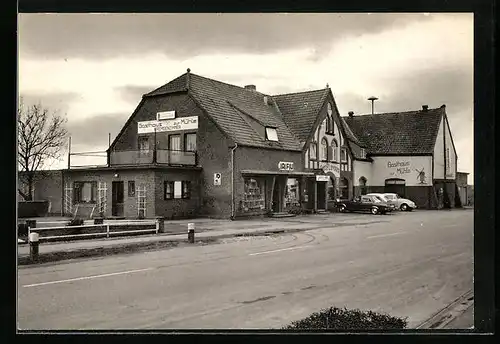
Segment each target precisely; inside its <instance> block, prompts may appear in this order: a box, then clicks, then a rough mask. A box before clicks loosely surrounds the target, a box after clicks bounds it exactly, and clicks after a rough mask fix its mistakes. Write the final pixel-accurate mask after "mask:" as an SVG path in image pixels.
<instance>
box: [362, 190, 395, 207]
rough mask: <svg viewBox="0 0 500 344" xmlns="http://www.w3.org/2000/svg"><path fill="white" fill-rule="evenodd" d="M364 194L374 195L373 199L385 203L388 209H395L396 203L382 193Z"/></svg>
mask: <svg viewBox="0 0 500 344" xmlns="http://www.w3.org/2000/svg"><path fill="white" fill-rule="evenodd" d="M366 196H370V197H374V198H375V199H377V200H379V201H380V202H383V203H386V204H387V205H388V207H389V209H390V211H393V210H396V205H395V204H394V203H392V202H391V201H389V200H388V199H387V198H386V197H385V196H384V194H381V193H369V194H367V195H366Z"/></svg>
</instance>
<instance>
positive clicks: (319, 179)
mask: <svg viewBox="0 0 500 344" xmlns="http://www.w3.org/2000/svg"><path fill="white" fill-rule="evenodd" d="M329 180H330V176H323V175H316V181H317V182H327V181H329Z"/></svg>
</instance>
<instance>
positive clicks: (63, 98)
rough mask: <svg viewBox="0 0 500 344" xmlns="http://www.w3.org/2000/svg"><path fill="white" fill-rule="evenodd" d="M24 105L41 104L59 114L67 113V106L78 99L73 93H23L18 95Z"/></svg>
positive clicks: (76, 94) (77, 95)
mask: <svg viewBox="0 0 500 344" xmlns="http://www.w3.org/2000/svg"><path fill="white" fill-rule="evenodd" d="M19 96H20V98H21V97H22V99H23V102H24V103H25V104H26V105H33V104H42V106H44V107H46V108H48V109H50V110H52V111H56V112H59V113H63V114H64V113H67V112H68V109H69V104H70V103H71V102H74V101H77V100H78V99H79V97H80V96H79V94H78V93H75V92H49V93H45V92H43V91H23V92H21V93H20V94H19Z"/></svg>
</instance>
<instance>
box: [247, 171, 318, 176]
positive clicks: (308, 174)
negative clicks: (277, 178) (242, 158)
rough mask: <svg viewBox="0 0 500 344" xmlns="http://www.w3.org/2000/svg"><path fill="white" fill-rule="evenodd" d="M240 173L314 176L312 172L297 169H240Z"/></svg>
mask: <svg viewBox="0 0 500 344" xmlns="http://www.w3.org/2000/svg"><path fill="white" fill-rule="evenodd" d="M241 174H261V175H268V176H272V175H283V176H314V173H312V172H297V171H264V170H241Z"/></svg>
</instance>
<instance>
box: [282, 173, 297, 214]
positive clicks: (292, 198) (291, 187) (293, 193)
mask: <svg viewBox="0 0 500 344" xmlns="http://www.w3.org/2000/svg"><path fill="white" fill-rule="evenodd" d="M285 195H286V197H285V207H286V208H288V207H291V206H299V205H300V199H299V180H298V179H296V178H288V179H287V183H286V192H285Z"/></svg>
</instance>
